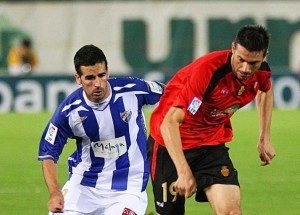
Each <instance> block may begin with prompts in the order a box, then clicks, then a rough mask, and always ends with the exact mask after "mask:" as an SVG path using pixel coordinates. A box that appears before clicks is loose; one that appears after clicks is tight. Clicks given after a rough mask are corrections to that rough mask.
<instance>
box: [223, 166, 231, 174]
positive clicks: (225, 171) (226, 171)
mask: <svg viewBox="0 0 300 215" xmlns="http://www.w3.org/2000/svg"><path fill="white" fill-rule="evenodd" d="M229 173H230V171H229V169H228V167H227V166H222V168H221V174H222V175H223V176H224V177H228V176H229Z"/></svg>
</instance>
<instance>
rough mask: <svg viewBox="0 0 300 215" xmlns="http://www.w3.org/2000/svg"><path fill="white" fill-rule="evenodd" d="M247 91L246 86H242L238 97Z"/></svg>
mask: <svg viewBox="0 0 300 215" xmlns="http://www.w3.org/2000/svg"><path fill="white" fill-rule="evenodd" d="M245 89H246V87H245V85H242V86H241V87H240V89H239V91H238V93H237V95H238V96H240V95H242V94H243V93H244V91H245Z"/></svg>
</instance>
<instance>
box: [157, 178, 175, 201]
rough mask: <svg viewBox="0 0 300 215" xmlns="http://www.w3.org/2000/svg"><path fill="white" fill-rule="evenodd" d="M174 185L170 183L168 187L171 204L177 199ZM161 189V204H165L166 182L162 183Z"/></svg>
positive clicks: (166, 196) (166, 194)
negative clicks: (171, 197)
mask: <svg viewBox="0 0 300 215" xmlns="http://www.w3.org/2000/svg"><path fill="white" fill-rule="evenodd" d="M174 184H175V182H172V183H171V184H170V186H169V192H170V194H171V195H172V196H173V199H172V202H175V201H176V199H177V193H176V191H175V188H174ZM161 187H162V188H163V202H167V201H168V184H167V182H165V183H163V184H162V185H161Z"/></svg>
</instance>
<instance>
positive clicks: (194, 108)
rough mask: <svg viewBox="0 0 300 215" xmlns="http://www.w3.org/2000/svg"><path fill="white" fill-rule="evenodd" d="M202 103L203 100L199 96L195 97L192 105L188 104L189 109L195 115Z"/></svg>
mask: <svg viewBox="0 0 300 215" xmlns="http://www.w3.org/2000/svg"><path fill="white" fill-rule="evenodd" d="M201 104H202V101H201V100H200V99H198V98H197V97H194V98H193V100H192V102H191V103H190V105H189V106H188V109H187V110H188V111H189V112H190V113H191V114H193V115H195V113H196V112H197V110H198V109H199V108H200V106H201Z"/></svg>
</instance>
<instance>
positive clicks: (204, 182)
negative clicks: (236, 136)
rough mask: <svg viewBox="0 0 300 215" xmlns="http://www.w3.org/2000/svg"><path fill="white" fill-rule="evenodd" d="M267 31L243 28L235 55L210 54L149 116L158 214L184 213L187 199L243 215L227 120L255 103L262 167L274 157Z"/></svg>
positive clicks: (180, 77)
mask: <svg viewBox="0 0 300 215" xmlns="http://www.w3.org/2000/svg"><path fill="white" fill-rule="evenodd" d="M269 40H270V37H269V34H268V31H267V30H266V29H265V28H264V27H262V26H260V25H249V26H244V27H242V28H241V29H240V30H239V32H238V33H237V35H236V37H235V39H234V41H233V42H232V45H231V50H224V51H215V52H211V53H208V54H206V55H204V56H202V57H200V58H198V59H196V60H195V61H194V62H192V63H191V64H189V65H187V66H185V67H184V68H182V69H181V70H179V71H178V72H177V73H176V74H175V75H174V77H173V78H172V79H171V80H170V82H169V83H168V84H167V86H166V88H165V92H164V95H163V96H162V97H161V99H160V103H159V105H158V106H157V107H156V109H155V110H154V111H153V113H152V116H151V119H150V137H149V140H148V143H149V147H150V149H149V152H150V156H149V159H150V161H151V178H152V184H153V192H154V198H155V204H156V211H157V213H158V214H161V215H166V214H170V215H171V214H172V215H174V214H176V215H181V214H184V211H185V206H184V204H185V198H188V197H191V196H192V195H193V194H194V193H196V197H195V198H196V201H198V202H203V201H204V202H205V201H208V202H209V203H210V205H211V207H212V209H213V211H214V213H215V214H218V215H219V214H222V215H225V214H228V215H229V214H241V213H242V212H241V207H240V187H239V182H238V174H237V170H236V169H235V168H234V166H233V164H232V162H231V159H230V157H229V153H228V148H227V147H226V146H225V143H226V142H229V141H231V140H232V136H233V133H232V127H231V122H230V118H231V116H232V115H233V114H234V113H235V112H236V111H237V110H238V109H240V108H242V107H243V106H245V105H246V104H248V103H250V102H251V101H252V100H254V99H255V98H256V104H257V109H258V115H259V122H260V136H259V140H258V145H257V147H258V153H259V157H260V159H261V162H262V163H261V165H263V166H264V165H268V164H270V163H271V161H272V159H273V158H274V156H275V149H274V148H273V146H272V144H271V143H270V124H271V116H272V108H273V91H272V85H271V70H270V68H269V65H268V63H267V62H266V57H267V54H268V45H269Z"/></svg>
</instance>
